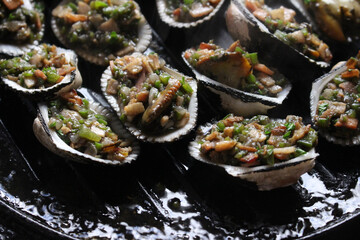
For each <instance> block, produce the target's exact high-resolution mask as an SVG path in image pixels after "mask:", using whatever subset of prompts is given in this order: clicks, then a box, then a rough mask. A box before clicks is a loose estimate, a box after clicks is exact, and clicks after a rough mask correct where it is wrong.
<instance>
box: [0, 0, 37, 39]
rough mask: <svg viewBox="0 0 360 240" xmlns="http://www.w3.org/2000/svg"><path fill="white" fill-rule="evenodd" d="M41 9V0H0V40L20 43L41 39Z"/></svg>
mask: <svg viewBox="0 0 360 240" xmlns="http://www.w3.org/2000/svg"><path fill="white" fill-rule="evenodd" d="M24 2H26V3H27V4H24ZM43 9H44V6H43V3H42V2H41V1H32V2H30V1H29V0H24V1H23V0H3V1H0V39H1V40H0V41H1V42H3V43H12V44H14V43H16V44H21V43H32V42H34V41H35V40H41V38H42V33H41V30H42V27H43V23H44V14H43Z"/></svg>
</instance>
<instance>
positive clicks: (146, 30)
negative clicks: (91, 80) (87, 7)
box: [51, 0, 152, 66]
mask: <svg viewBox="0 0 360 240" xmlns="http://www.w3.org/2000/svg"><path fill="white" fill-rule="evenodd" d="M67 2H69V0H63V1H62V2H60V4H59V5H62V4H65V3H67ZM136 5H137V7H138V9H140V7H139V6H138V4H137V3H136ZM51 28H52V30H53V32H54V34H55V36H56V37H57V38H58V39H59V41H60V42H61V43H62V44H64V46H66V47H69V48H70V47H71V46H70V45H69V44H68V43H67V41H66V38H65V36H64V35H63V34H61V32H60V29H59V27H58V26H57V25H56V21H55V18H54V17H53V18H52V19H51ZM138 34H139V41H138V43H137V44H136V46H135V50H134V52H144V51H145V50H146V49H147V48H148V46H149V44H150V42H151V39H152V31H151V27H150V25H149V24H148V22H147V21H146V19H145V17H144V16H143V15H142V14H141V20H140V21H139V25H138ZM74 50H75V52H76V53H77V54H78V55H79V56H81V57H82V58H84V59H85V60H87V61H89V62H91V63H94V64H97V65H103V66H105V65H107V64H108V62H107V61H105V56H98V55H95V54H92V53H90V52H89V51H87V50H83V49H80V48H74ZM125 54H128V53H124V55H125ZM119 57H121V56H119Z"/></svg>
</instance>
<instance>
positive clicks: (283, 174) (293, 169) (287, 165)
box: [189, 127, 319, 191]
mask: <svg viewBox="0 0 360 240" xmlns="http://www.w3.org/2000/svg"><path fill="white" fill-rule="evenodd" d="M200 128H202V127H200ZM200 128H199V129H200ZM198 140H199V139H195V140H194V141H192V142H190V144H189V153H190V155H191V156H192V157H193V158H195V159H196V160H199V161H201V162H204V163H206V164H210V165H214V166H217V167H221V168H223V169H224V170H225V171H226V172H227V173H228V174H229V175H231V176H233V177H237V178H240V179H242V180H244V181H247V182H250V183H255V184H256V186H257V188H258V190H260V191H268V190H272V189H275V188H280V187H286V186H290V185H292V184H294V183H296V182H297V181H298V180H299V178H300V176H301V175H302V174H304V173H306V172H308V171H310V170H311V169H312V168H313V167H314V166H315V158H316V157H317V156H319V154H318V153H316V152H315V148H312V149H311V150H310V151H309V152H308V153H306V154H304V155H301V156H299V157H297V158H293V159H290V160H288V161H284V162H279V163H275V164H274V165H272V166H269V165H262V166H255V167H240V166H232V165H226V164H219V163H215V162H211V161H209V160H208V159H207V157H206V156H205V155H204V154H202V153H201V152H200V147H201V144H199V143H198Z"/></svg>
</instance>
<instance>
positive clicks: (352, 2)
mask: <svg viewBox="0 0 360 240" xmlns="http://www.w3.org/2000/svg"><path fill="white" fill-rule="evenodd" d="M304 2H305V4H306V6H308V7H309V9H311V11H312V12H313V15H314V17H315V19H316V21H317V23H318V24H319V26H320V28H321V30H322V31H323V32H324V33H325V34H327V35H328V36H329V37H330V38H332V39H335V40H337V41H340V42H345V41H346V39H347V37H349V36H350V37H352V36H355V37H357V38H359V37H360V34H359V28H360V2H359V1H358V0H347V1H343V0H326V1H325V0H311V1H309V0H304Z"/></svg>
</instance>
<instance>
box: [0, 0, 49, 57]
mask: <svg viewBox="0 0 360 240" xmlns="http://www.w3.org/2000/svg"><path fill="white" fill-rule="evenodd" d="M23 2H24V5H23V6H24V7H25V8H27V9H30V10H32V9H34V7H33V5H32V4H31V2H30V0H23ZM44 31H45V27H44V24H42V28H41V30H40V34H41V35H42V36H43V35H44ZM38 44H39V42H38V41H37V40H36V41H34V42H33V43H24V44H15V45H13V44H9V43H0V54H5V55H8V56H20V55H23V54H24V53H26V52H29V51H31V49H32V48H34V46H36V45H38Z"/></svg>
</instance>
